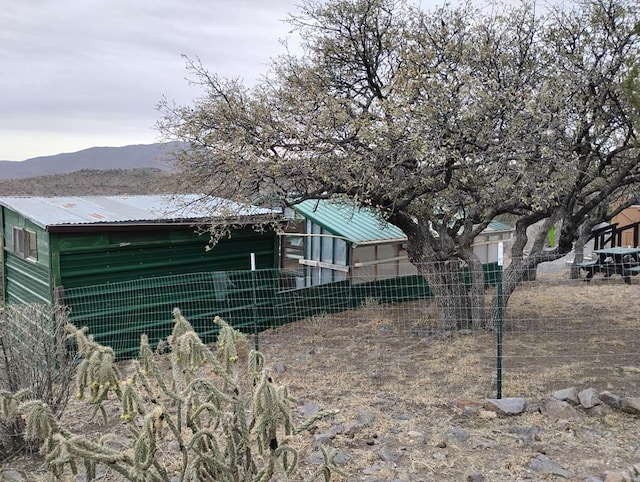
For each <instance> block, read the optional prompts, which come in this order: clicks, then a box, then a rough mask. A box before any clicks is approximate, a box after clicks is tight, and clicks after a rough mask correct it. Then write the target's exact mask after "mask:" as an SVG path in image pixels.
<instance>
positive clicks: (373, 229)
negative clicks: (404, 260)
mask: <svg viewBox="0 0 640 482" xmlns="http://www.w3.org/2000/svg"><path fill="white" fill-rule="evenodd" d="M294 209H295V210H296V211H297V212H298V213H300V214H301V215H302V216H304V217H305V218H306V219H308V220H310V221H312V222H313V223H315V224H317V225H318V226H321V227H323V228H324V229H326V230H327V231H329V232H330V233H331V234H333V235H335V236H340V237H342V238H344V239H345V240H347V241H348V242H350V243H354V244H376V243H383V242H388V241H393V240H398V241H402V240H406V239H407V237H406V236H405V234H404V233H403V232H402V230H400V228H398V227H396V226H394V225H393V224H390V223H388V222H387V221H385V220H383V219H382V218H381V217H380V216H379V215H378V214H377V213H376V212H375V210H373V209H370V208H358V207H354V206H350V205H348V204H345V203H339V202H337V201H328V200H315V199H308V200H306V201H303V202H301V203H300V204H296V205H295V206H294Z"/></svg>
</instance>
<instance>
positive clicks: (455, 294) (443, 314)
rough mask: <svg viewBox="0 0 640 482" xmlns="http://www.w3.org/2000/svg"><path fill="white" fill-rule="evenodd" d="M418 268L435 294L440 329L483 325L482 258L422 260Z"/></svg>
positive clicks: (459, 328) (484, 318) (449, 329)
mask: <svg viewBox="0 0 640 482" xmlns="http://www.w3.org/2000/svg"><path fill="white" fill-rule="evenodd" d="M465 267H468V268H469V270H465V269H464V268H465ZM478 267H479V271H478ZM419 271H420V274H422V275H423V276H424V277H425V279H426V280H427V283H428V284H429V288H430V289H431V292H432V293H433V295H434V297H435V301H436V303H437V306H438V328H439V329H440V330H444V331H454V330H470V329H480V328H482V327H484V325H485V320H486V317H485V310H484V277H483V275H482V265H481V264H480V262H477V263H469V262H464V261H462V260H460V259H455V260H451V261H437V262H433V263H425V264H421V265H420V266H419Z"/></svg>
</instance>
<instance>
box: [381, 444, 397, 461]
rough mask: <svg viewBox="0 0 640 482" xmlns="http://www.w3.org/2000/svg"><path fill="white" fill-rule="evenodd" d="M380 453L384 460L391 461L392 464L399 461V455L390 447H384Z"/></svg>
mask: <svg viewBox="0 0 640 482" xmlns="http://www.w3.org/2000/svg"><path fill="white" fill-rule="evenodd" d="M378 455H379V456H380V458H381V459H382V460H383V461H384V462H389V463H391V464H396V463H398V455H397V454H396V453H395V452H394V451H393V450H391V449H390V448H389V447H382V448H381V449H380V452H378Z"/></svg>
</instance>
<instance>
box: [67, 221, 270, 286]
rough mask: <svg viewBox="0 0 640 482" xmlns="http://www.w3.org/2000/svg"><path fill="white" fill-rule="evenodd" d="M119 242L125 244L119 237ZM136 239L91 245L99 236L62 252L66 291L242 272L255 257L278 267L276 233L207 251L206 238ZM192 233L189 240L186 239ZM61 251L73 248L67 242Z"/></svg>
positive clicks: (239, 238) (246, 236)
mask: <svg viewBox="0 0 640 482" xmlns="http://www.w3.org/2000/svg"><path fill="white" fill-rule="evenodd" d="M120 234H121V237H120V239H126V238H124V237H123V236H122V235H123V234H124V233H120ZM133 234H134V236H131V238H130V239H132V241H131V242H130V243H129V242H125V241H120V242H121V243H123V244H122V245H108V246H102V247H98V244H97V243H95V244H92V243H93V241H95V239H96V237H95V236H90V237H88V241H89V243H88V244H89V245H90V246H92V247H93V249H92V248H91V247H86V248H85V249H79V246H80V243H78V239H77V238H76V239H74V240H73V241H74V243H73V245H74V246H73V248H67V249H63V250H61V253H60V278H61V283H62V285H63V286H64V288H65V289H69V288H77V287H81V286H91V285H96V284H104V283H118V282H121V281H127V280H133V279H140V278H152V277H158V276H170V275H177V274H185V273H197V272H209V271H228V270H242V269H248V268H249V267H250V253H252V252H253V253H255V254H256V265H257V267H258V268H273V267H274V266H275V262H276V258H277V250H276V247H277V244H276V238H275V235H274V234H260V233H255V232H250V233H245V232H241V233H238V234H236V235H234V236H232V238H231V239H223V240H221V241H220V242H219V243H218V244H217V245H216V246H215V247H214V248H213V249H212V250H210V251H207V250H206V249H205V246H206V241H207V239H206V237H201V236H197V235H196V234H195V233H193V231H190V232H188V233H185V234H183V235H182V236H177V235H174V236H171V239H170V240H167V241H165V242H158V241H157V240H155V241H153V242H150V243H149V242H148V240H147V243H146V244H145V242H141V241H140V239H137V240H136V239H135V233H133ZM187 234H188V236H187ZM60 245H61V246H67V247H69V246H70V244H69V243H67V239H61V240H60Z"/></svg>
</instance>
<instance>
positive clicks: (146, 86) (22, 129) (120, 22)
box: [0, 0, 297, 160]
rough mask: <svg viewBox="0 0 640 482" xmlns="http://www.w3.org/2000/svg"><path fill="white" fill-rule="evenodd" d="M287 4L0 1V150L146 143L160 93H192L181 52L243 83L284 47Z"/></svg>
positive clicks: (39, 151)
mask: <svg viewBox="0 0 640 482" xmlns="http://www.w3.org/2000/svg"><path fill="white" fill-rule="evenodd" d="M296 3H297V2H296V0H153V1H147V0H83V1H77V0H29V1H14V0H0V8H1V11H2V14H0V159H10V160H22V159H25V158H27V157H33V156H35V155H46V154H55V153H57V152H59V149H62V150H67V151H70V150H77V149H80V148H84V147H91V146H92V145H124V144H127V143H132V142H140V143H142V142H153V141H154V140H155V137H156V135H155V132H154V131H153V124H154V122H155V121H156V120H157V118H158V113H157V112H156V111H155V105H156V104H157V102H158V101H159V100H160V99H161V98H162V96H166V97H167V98H169V99H175V100H176V101H177V102H178V103H182V104H184V103H188V102H189V101H190V100H191V99H193V98H195V97H197V96H198V94H199V92H198V91H197V90H195V89H194V88H190V87H189V86H188V85H187V83H186V81H185V80H184V77H185V76H186V75H187V72H186V70H185V62H184V59H183V58H182V57H181V54H187V55H189V56H191V57H195V56H198V57H200V58H201V59H202V61H203V63H204V64H205V66H207V68H209V70H211V71H213V72H216V73H219V74H220V75H222V76H225V77H240V78H243V79H244V81H245V82H246V83H248V84H250V83H252V82H253V81H254V80H255V79H256V78H258V77H259V76H260V75H261V74H262V73H264V72H265V71H266V64H267V63H268V61H269V59H270V58H271V57H273V56H275V55H277V54H279V53H282V52H283V48H282V46H281V45H280V43H279V39H282V38H284V37H286V36H287V34H288V25H286V24H285V23H283V22H282V21H281V20H282V19H284V18H285V17H286V15H287V13H289V12H293V11H295V8H296V7H295V4H296ZM137 139H139V140H137ZM64 146H69V147H64Z"/></svg>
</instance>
